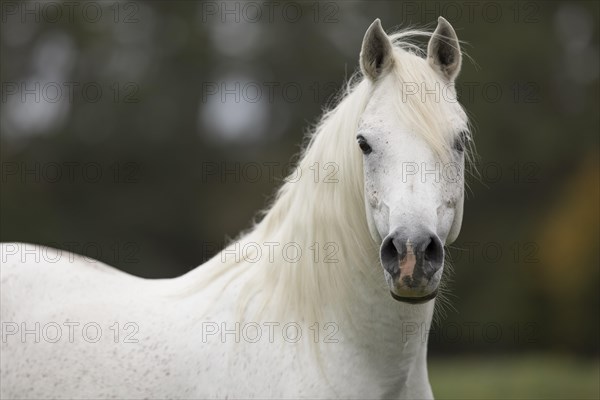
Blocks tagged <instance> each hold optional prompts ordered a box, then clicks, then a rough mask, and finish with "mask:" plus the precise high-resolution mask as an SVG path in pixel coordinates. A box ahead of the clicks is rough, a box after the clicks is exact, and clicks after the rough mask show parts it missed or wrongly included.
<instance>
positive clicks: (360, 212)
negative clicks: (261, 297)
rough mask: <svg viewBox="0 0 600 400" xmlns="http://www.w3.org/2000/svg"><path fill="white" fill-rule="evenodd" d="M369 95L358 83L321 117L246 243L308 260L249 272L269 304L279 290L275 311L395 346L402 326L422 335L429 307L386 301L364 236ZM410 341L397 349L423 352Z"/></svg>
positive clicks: (375, 252)
mask: <svg viewBox="0 0 600 400" xmlns="http://www.w3.org/2000/svg"><path fill="white" fill-rule="evenodd" d="M368 91H369V87H368V86H367V85H365V84H363V83H361V84H360V85H359V86H358V87H357V88H356V90H355V91H354V92H353V93H351V94H350V95H348V96H347V97H346V98H345V99H344V100H343V101H342V102H341V103H340V105H338V107H337V108H336V109H334V110H333V111H332V112H330V113H329V114H328V115H327V116H326V117H325V118H324V120H323V122H322V124H321V125H320V126H319V127H318V128H317V132H316V134H315V135H314V136H313V138H312V140H311V143H310V144H309V146H308V148H307V150H306V152H305V154H304V155H303V157H302V159H301V160H300V162H299V165H298V171H296V173H295V174H292V178H291V179H290V180H289V181H288V182H287V183H286V184H285V185H284V186H283V187H282V188H281V190H280V192H279V194H278V197H277V199H276V201H275V203H274V204H273V206H272V207H271V209H270V211H269V212H268V213H267V214H266V216H265V218H264V219H263V221H262V222H261V223H260V225H259V226H258V227H257V229H256V230H255V231H254V232H253V233H252V234H251V235H250V236H251V237H252V238H253V239H254V240H256V239H257V238H260V239H258V241H261V240H262V241H275V242H279V243H282V244H283V243H290V242H294V243H299V244H300V248H302V250H303V251H304V252H306V253H307V254H306V256H307V257H305V260H306V259H310V262H308V263H298V264H296V265H286V264H287V263H286V262H285V260H279V262H278V261H277V260H276V262H274V263H268V264H266V265H264V266H263V268H257V269H256V271H257V273H258V275H259V277H260V279H262V281H261V282H260V285H261V287H263V288H264V287H267V288H268V287H269V284H271V287H270V288H269V290H272V291H273V292H271V294H272V295H273V297H274V298H279V297H277V296H276V295H275V294H276V293H278V291H280V292H279V293H281V298H286V299H292V300H291V301H290V302H289V303H287V304H286V301H282V307H286V306H289V307H291V308H292V309H293V311H296V312H297V316H298V317H299V318H302V319H304V320H308V321H311V320H313V318H314V320H316V321H319V320H322V319H323V317H324V315H322V313H320V312H319V311H320V310H322V309H324V310H326V311H327V310H328V311H329V315H328V317H331V318H336V319H339V318H344V317H348V318H349V319H350V320H351V323H352V325H353V326H355V327H357V329H361V327H363V329H365V330H369V329H373V328H375V329H379V330H385V331H386V332H387V333H386V335H387V337H388V339H389V340H390V341H394V340H396V339H397V338H398V335H399V333H401V332H400V331H399V330H401V329H403V327H404V329H409V330H410V329H413V328H414V327H416V326H419V327H420V329H429V325H430V323H431V319H432V314H433V305H432V304H431V305H418V306H415V305H408V304H404V303H399V302H397V301H395V300H393V299H392V297H391V295H390V294H389V289H388V287H387V284H386V283H385V280H384V277H383V271H382V268H381V265H380V261H379V244H378V243H376V242H375V241H374V240H373V238H372V236H371V234H370V231H369V227H368V223H367V219H366V213H365V200H364V194H363V193H364V183H363V167H362V155H361V154H360V151H359V150H358V146H357V145H356V141H355V136H356V129H357V126H358V118H359V116H360V115H361V114H362V111H363V110H364V108H365V106H366V99H367V98H368ZM315 247H317V248H319V250H320V254H318V257H317V259H314V257H313V256H315V255H316V254H315V253H314V252H313V251H310V250H309V249H311V248H312V249H314V248H315ZM327 249H330V250H332V249H335V250H337V251H336V252H335V255H334V259H333V260H326V259H325V256H326V254H324V253H325V252H326V250H327ZM281 261H283V262H281ZM328 261H333V262H328ZM260 279H259V280H260ZM265 282H266V283H267V284H266V285H265ZM269 290H267V291H266V292H269ZM364 333H365V335H363V336H366V337H369V336H370V335H369V332H364ZM409 333H410V332H409ZM386 335H384V336H386ZM412 336H414V335H412ZM412 336H411V335H406V337H405V339H406V343H405V344H408V342H410V343H411V345H410V346H402V348H404V349H408V348H410V349H412V350H414V348H415V346H418V345H419V344H423V346H419V347H424V344H425V343H423V342H424V341H423V340H422V338H416V337H412ZM425 337H426V336H425ZM412 350H411V351H412ZM387 351H388V353H389V349H387Z"/></svg>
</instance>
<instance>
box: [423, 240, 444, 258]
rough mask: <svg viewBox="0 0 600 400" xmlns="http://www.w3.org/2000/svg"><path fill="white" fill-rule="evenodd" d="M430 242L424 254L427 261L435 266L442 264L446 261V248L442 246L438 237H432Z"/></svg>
mask: <svg viewBox="0 0 600 400" xmlns="http://www.w3.org/2000/svg"><path fill="white" fill-rule="evenodd" d="M428 241H429V242H428V244H427V246H426V247H425V252H424V257H425V260H427V261H429V262H431V263H434V264H442V262H443V261H444V246H442V242H441V241H440V239H438V238H437V237H436V236H430V237H429V239H428Z"/></svg>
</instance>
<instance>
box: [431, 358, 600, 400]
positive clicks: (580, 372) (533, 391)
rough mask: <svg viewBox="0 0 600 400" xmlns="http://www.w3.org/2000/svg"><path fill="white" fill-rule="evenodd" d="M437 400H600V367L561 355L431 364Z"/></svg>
mask: <svg viewBox="0 0 600 400" xmlns="http://www.w3.org/2000/svg"><path fill="white" fill-rule="evenodd" d="M429 380H430V381H431V386H432V388H433V393H434V396H435V397H436V399H461V400H463V399H464V400H466V399H599V398H600V364H599V362H598V360H596V361H592V360H589V359H588V360H586V359H577V358H569V357H559V356H552V357H551V356H535V355H527V356H522V355H519V356H505V357H498V356H490V357H482V358H476V357H470V358H441V359H439V358H438V359H435V358H433V359H430V360H429Z"/></svg>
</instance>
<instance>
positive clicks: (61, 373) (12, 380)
mask: <svg viewBox="0 0 600 400" xmlns="http://www.w3.org/2000/svg"><path fill="white" fill-rule="evenodd" d="M1 246H2V248H1V251H2V254H3V255H4V259H3V260H4V262H3V264H2V269H1V285H2V287H1V289H2V291H1V293H2V303H1V304H2V309H1V313H2V322H4V323H6V322H10V321H19V327H18V331H17V332H16V333H14V334H11V333H10V332H12V331H11V330H10V329H7V327H6V326H5V327H4V328H3V341H2V344H1V346H2V358H1V363H0V366H1V370H2V386H1V389H2V393H1V394H2V398H40V399H42V398H131V399H136V398H149V397H152V398H221V397H229V398H237V397H245V398H249V397H262V398H264V397H269V398H299V397H301V398H332V397H342V398H368V397H382V398H390V397H411V398H425V397H431V389H430V387H429V384H428V380H427V371H426V367H425V356H426V346H425V344H426V343H424V342H423V336H422V335H416V334H414V335H412V337H411V340H404V341H403V340H402V337H401V335H402V334H403V333H402V332H403V327H402V325H401V324H403V323H404V324H406V323H407V321H411V322H412V323H413V324H412V325H407V326H410V328H411V329H412V328H413V327H415V326H419V327H420V326H421V324H426V323H427V320H428V319H429V320H430V318H431V313H432V312H433V304H432V303H428V304H425V305H419V306H416V307H422V308H425V309H426V310H425V311H424V312H415V310H412V309H408V310H409V312H407V314H406V315H399V314H398V313H397V311H398V307H397V304H396V303H395V302H393V300H391V299H390V298H389V296H388V295H387V294H386V296H380V298H377V296H369V297H360V298H361V299H365V298H366V299H371V300H374V301H371V302H369V303H362V306H360V307H358V306H357V307H356V308H355V309H354V310H353V312H355V313H356V314H357V315H361V316H362V318H361V319H357V320H355V321H354V324H361V325H362V328H363V329H365V330H366V332H365V334H364V335H363V334H360V335H351V336H347V335H345V332H355V331H356V328H357V327H356V326H355V327H354V329H352V330H351V329H349V328H350V327H349V326H348V325H345V322H343V321H341V320H340V318H339V316H334V315H331V317H332V318H331V321H337V323H336V324H337V325H336V329H335V332H336V334H335V335H333V336H332V339H331V340H332V341H327V342H324V340H320V341H318V343H316V344H317V345H318V348H317V349H315V351H317V352H318V354H319V357H320V358H321V361H322V365H316V364H315V362H314V361H315V359H314V355H312V354H311V352H310V350H306V348H307V347H308V346H312V345H313V344H314V339H315V334H314V333H315V332H314V331H312V330H310V328H309V327H308V326H302V335H301V336H302V337H301V339H300V340H299V341H298V342H295V340H294V339H295V336H297V335H296V331H295V330H293V332H292V334H291V335H288V336H289V337H288V338H287V339H288V340H285V339H286V338H285V337H284V336H283V334H284V333H283V332H282V331H281V330H280V329H279V328H280V327H282V326H283V325H284V324H285V323H293V322H294V321H279V322H275V321H271V320H267V321H258V320H257V321H253V322H252V324H258V325H259V326H261V329H262V331H261V337H260V339H259V340H256V334H254V332H255V331H253V332H252V335H251V337H248V338H245V337H244V334H243V333H242V328H239V329H237V330H236V329H235V326H236V323H239V320H236V311H235V309H234V307H233V305H234V303H232V302H227V301H226V300H227V299H228V298H229V299H231V298H234V297H235V296H236V293H238V292H239V290H240V288H241V287H242V285H243V282H242V281H239V280H238V281H237V282H235V283H234V284H229V285H227V284H226V283H225V282H226V281H227V279H223V280H222V282H214V284H212V285H211V286H210V287H208V288H207V289H206V290H203V291H202V292H201V293H198V294H197V295H195V296H192V297H191V298H186V299H180V298H178V297H177V296H171V293H177V292H179V291H180V290H181V289H182V288H183V287H185V286H186V285H187V282H185V281H186V280H189V279H190V278H193V279H197V278H198V276H197V275H198V273H200V272H203V273H209V272H210V271H209V270H210V269H211V267H213V268H216V267H218V263H215V264H214V266H213V265H210V264H211V263H210V262H209V263H208V264H207V265H205V266H202V267H200V268H199V269H198V270H197V271H194V273H190V274H188V275H185V276H183V277H181V278H178V279H174V280H158V281H156V280H146V279H141V278H136V277H133V276H130V275H127V274H124V273H121V272H119V271H118V270H115V269H113V268H111V267H108V266H106V265H104V264H101V263H99V262H97V261H94V260H89V259H84V258H83V257H80V256H76V255H72V254H67V253H65V252H60V251H59V250H54V249H48V248H41V247H39V246H32V245H25V244H21V243H5V244H2V245H1ZM15 246H18V247H24V246H27V249H28V253H29V254H33V252H35V251H37V252H38V254H40V253H41V252H43V254H45V255H46V256H48V258H49V259H57V258H59V257H67V258H69V259H72V260H73V261H71V262H68V263H51V262H43V261H42V262H40V261H39V260H38V261H37V262H23V260H21V259H20V257H21V255H22V252H19V253H18V255H16V256H15V257H11V256H7V254H11V253H13V250H14V248H15ZM203 269H205V271H202V270H203ZM361 295H363V293H361ZM213 304H220V305H221V306H219V307H212V305H213ZM383 304H387V307H385V306H384V307H382V305H383ZM228 306H229V307H228ZM410 307H415V306H410ZM361 308H362V309H361ZM367 308H368V309H367ZM390 308H393V314H394V315H396V316H397V319H396V321H394V322H395V323H390V321H389V315H390V312H392V310H390ZM386 309H387V311H388V312H386ZM197 315H203V318H201V319H199V318H197V317H196V316H197ZM325 320H327V318H325ZM215 321H218V323H217V325H218V329H219V331H218V332H217V334H214V335H210V336H209V337H208V338H206V336H207V332H208V330H207V326H208V325H207V324H210V327H211V328H212V327H214V326H215V325H214V323H215ZM115 323H118V324H119V328H118V329H117V328H116V327H115ZM127 323H130V324H132V325H130V326H129V328H128V329H124V328H123V327H124V326H125V324H127ZM274 323H277V324H278V325H277V326H274V325H273V324H274ZM36 324H39V327H38V328H36ZM75 324H76V325H75ZM86 324H88V328H87V330H86V332H84V329H85V328H84V326H86ZM269 324H271V326H273V333H272V334H271V335H270V336H269V333H268V329H267V327H269ZM55 326H59V327H60V331H61V335H60V339H59V340H56V337H57V335H56V334H55V332H57V330H56V329H55ZM248 326H249V325H248ZM252 326H254V325H252ZM96 327H100V329H101V330H102V333H101V334H98V330H97V328H96ZM111 327H113V329H111ZM226 330H228V331H229V333H224V332H226ZM116 332H118V338H117V336H116V335H117V333H116ZM211 332H212V331H211ZM369 332H376V335H377V337H378V339H379V340H378V342H376V343H373V342H372V340H371V338H370V336H369ZM411 332H412V331H411ZM324 333H325V332H324V331H321V333H320V334H319V335H323V334H324ZM413 333H414V332H413ZM203 334H204V336H205V338H204V340H203ZM404 334H405V333H404ZM36 335H37V337H36ZM236 335H237V337H238V339H237V340H236ZM248 335H250V334H248ZM98 336H99V337H98ZM127 336H130V337H127ZM271 339H272V341H271ZM361 339H362V340H361ZM248 340H252V341H253V343H251V344H249V342H248ZM255 340H256V341H255ZM254 341H255V342H254ZM303 346H304V347H303ZM303 349H304V350H303ZM409 361H410V362H409ZM306 365H310V366H311V367H310V368H307V367H306ZM409 378H410V382H411V383H412V385H407V382H408V381H409Z"/></svg>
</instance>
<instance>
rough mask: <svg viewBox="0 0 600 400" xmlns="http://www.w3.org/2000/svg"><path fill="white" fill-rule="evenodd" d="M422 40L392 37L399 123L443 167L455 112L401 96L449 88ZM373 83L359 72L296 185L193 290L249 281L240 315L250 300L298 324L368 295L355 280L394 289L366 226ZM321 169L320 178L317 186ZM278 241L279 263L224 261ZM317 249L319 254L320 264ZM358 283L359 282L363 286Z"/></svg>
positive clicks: (320, 132) (318, 133)
mask: <svg viewBox="0 0 600 400" xmlns="http://www.w3.org/2000/svg"><path fill="white" fill-rule="evenodd" d="M416 36H431V33H428V32H424V31H415V30H411V31H404V32H398V33H395V34H392V35H390V39H391V40H392V41H393V43H394V48H395V51H394V57H395V63H394V69H393V71H392V72H391V74H392V75H393V82H394V83H395V84H396V85H397V91H396V93H397V96H396V97H395V98H394V99H392V101H394V102H395V105H396V107H395V108H396V110H397V114H398V117H399V118H401V119H402V121H405V122H408V123H410V124H411V126H413V127H414V129H415V130H416V131H417V132H419V133H420V134H421V135H423V137H424V138H425V139H426V140H427V141H428V143H429V144H430V146H431V147H432V149H433V150H434V151H435V152H436V153H437V154H438V155H439V157H440V159H441V160H444V159H446V158H447V156H449V154H450V151H451V147H452V143H453V140H454V136H453V133H456V132H448V128H447V126H448V119H449V118H451V117H454V118H456V114H457V108H456V106H454V107H448V105H446V103H445V102H443V101H437V102H436V101H426V102H425V101H421V98H420V97H419V96H408V97H405V96H404V98H403V96H402V93H403V90H404V88H405V84H406V83H421V82H425V83H427V84H428V85H430V84H431V85H433V84H435V83H436V82H438V83H439V82H441V80H440V78H439V77H438V76H437V75H436V74H435V72H434V71H433V70H432V69H431V68H430V67H429V66H428V64H427V61H426V60H425V59H424V58H422V55H423V50H421V49H420V48H419V47H418V46H416V45H414V44H411V43H409V42H408V40H410V39H411V38H414V37H416ZM375 86H376V84H375V85H374V84H373V83H371V82H370V81H369V80H368V79H366V78H363V77H361V76H360V75H355V76H354V77H353V78H352V79H350V82H349V83H348V85H347V88H346V90H345V92H344V93H343V96H341V100H340V101H339V103H338V104H337V106H335V107H334V108H332V109H331V110H329V111H327V112H326V113H325V114H324V116H323V118H322V119H321V121H320V123H319V124H318V125H317V126H316V127H315V129H314V130H313V132H312V133H311V136H310V141H309V144H308V145H307V147H306V149H305V150H304V152H303V154H302V157H301V158H300V161H299V163H298V166H297V168H298V170H299V172H296V173H295V174H294V179H293V180H291V181H288V182H286V183H284V184H283V186H281V188H280V189H279V190H278V192H277V195H276V197H275V199H274V201H273V203H272V205H271V206H270V207H269V208H268V209H267V210H266V211H265V212H264V213H263V214H264V218H263V219H262V220H261V221H260V222H259V223H257V224H256V225H255V226H254V227H253V228H252V229H251V230H250V231H249V232H246V233H245V234H243V235H242V236H241V237H240V238H239V239H238V240H237V241H236V242H237V243H238V244H237V245H236V244H235V243H236V242H234V243H233V244H231V245H230V246H228V248H227V249H225V250H224V252H225V253H223V252H222V253H219V254H217V255H216V256H215V257H214V258H213V259H211V260H210V261H208V262H207V263H206V264H205V265H203V266H201V267H200V268H197V269H196V270H194V271H192V272H191V273H190V274H196V276H195V279H190V281H193V282H194V283H193V284H192V286H190V287H188V288H187V290H186V293H195V292H197V291H198V290H199V289H201V288H202V287H205V286H207V285H209V284H211V283H214V282H216V280H218V279H221V278H222V279H224V280H225V281H226V282H227V283H225V285H227V284H229V283H231V282H234V281H235V280H236V279H237V278H241V277H242V276H245V277H246V279H244V281H245V282H246V283H245V284H244V285H243V286H242V289H241V290H240V292H239V299H238V301H239V303H238V310H239V313H240V315H241V316H242V317H243V316H244V315H245V314H246V311H247V309H246V307H247V305H248V304H249V303H250V302H251V301H252V302H253V304H256V305H257V307H258V308H257V310H258V312H260V313H261V315H262V316H265V315H269V316H271V317H273V318H276V317H280V316H282V315H287V316H288V317H289V316H292V318H297V319H296V320H297V321H320V320H321V318H322V317H323V310H324V309H327V308H329V307H334V309H335V310H337V311H339V312H341V314H344V313H346V312H347V311H348V310H347V308H346V305H347V304H349V300H351V298H352V297H353V294H355V293H358V292H360V291H361V290H360V288H357V287H355V286H356V282H360V283H361V285H366V286H371V287H376V288H377V289H378V290H382V291H386V292H387V290H388V289H387V288H386V284H385V281H384V278H383V274H382V273H381V271H380V266H379V256H378V253H379V249H378V244H377V243H375V242H374V240H373V239H372V237H371V235H370V233H369V229H368V225H367V220H366V215H365V204H364V197H363V196H364V195H363V170H362V155H361V153H360V151H359V149H358V146H357V145H356V138H355V136H356V131H357V127H358V123H359V119H360V116H361V115H362V113H363V112H364V110H365V108H366V105H367V102H368V100H369V98H370V97H371V94H372V92H373V89H374V87H375ZM452 90H453V88H452ZM457 107H458V110H460V112H462V109H461V108H460V106H458V105H457ZM460 112H459V115H458V118H460V119H463V120H465V121H466V116H465V115H464V112H463V113H462V115H460ZM316 163H318V164H317V165H318V168H319V170H320V175H319V179H318V180H317V181H316V182H315V176H314V171H313V170H314V168H315V167H314V166H315V164H316ZM326 163H333V165H334V166H335V168H336V171H337V173H336V174H335V175H334V176H332V178H333V179H336V180H337V182H334V183H328V182H324V175H326V172H327V171H326V170H324V168H325V164H326ZM311 167H312V168H313V170H311V169H310V168H311ZM332 168H333V167H332ZM330 170H331V169H330ZM300 174H301V177H300V178H299V179H298V176H299V175H300ZM271 242H276V243H278V244H279V245H278V247H276V249H277V250H276V251H274V252H273V254H274V257H275V258H274V259H272V260H269V257H268V256H267V251H266V249H267V248H266V247H263V250H264V251H263V252H262V257H261V258H260V260H258V262H256V261H255V260H254V257H255V255H254V254H253V253H252V252H251V251H250V252H247V253H245V254H244V255H246V256H247V260H243V259H242V260H237V261H239V262H236V260H235V257H233V256H225V259H226V262H223V261H222V260H223V254H225V255H227V254H231V253H232V252H233V251H235V250H234V249H235V248H236V246H237V248H238V249H239V248H240V247H243V246H244V245H245V244H248V243H254V244H257V245H259V246H264V244H265V243H271ZM288 243H296V244H298V245H299V247H300V248H301V249H302V256H301V258H300V260H299V261H298V262H289V260H286V259H285V258H284V257H283V256H282V251H281V249H282V247H283V246H284V245H285V244H288ZM330 244H333V245H330ZM326 245H330V247H329V249H328V250H329V251H326V250H325V248H324V247H325V246H326ZM312 246H316V247H317V248H318V249H319V253H318V257H317V259H316V260H315V257H314V256H315V253H314V252H313V251H312V250H311V249H314V247H312ZM335 246H337V249H338V250H337V252H335V255H334V256H333V259H335V260H337V262H326V261H325V256H326V255H327V254H330V253H332V252H333V249H334V248H335ZM248 249H252V247H248ZM249 260H251V261H249ZM351 276H353V279H350V277H351ZM357 276H358V277H361V278H360V279H356V277H357ZM254 302H257V303H254ZM253 308H254V307H253ZM338 315H340V314H339V313H338ZM347 315H348V314H347ZM340 316H341V315H340Z"/></svg>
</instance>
